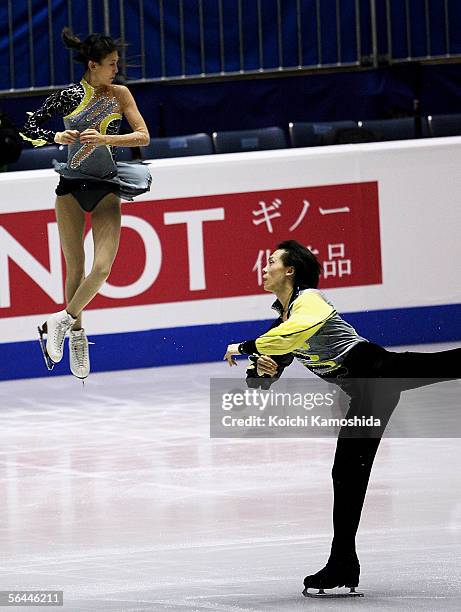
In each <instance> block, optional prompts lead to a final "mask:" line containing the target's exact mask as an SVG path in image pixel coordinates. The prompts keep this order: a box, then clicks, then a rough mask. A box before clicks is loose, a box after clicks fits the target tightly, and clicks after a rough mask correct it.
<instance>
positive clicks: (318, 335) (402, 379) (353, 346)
mask: <svg viewBox="0 0 461 612" xmlns="http://www.w3.org/2000/svg"><path fill="white" fill-rule="evenodd" d="M274 307H275V308H276V309H277V310H279V312H280V314H281V312H282V307H281V304H280V303H279V302H276V303H275V304H274ZM239 350H240V352H241V353H246V354H250V355H253V360H254V361H255V360H256V358H257V356H258V355H259V354H264V355H271V357H272V358H273V359H274V360H275V361H277V363H278V371H277V375H276V376H275V379H276V378H278V377H279V376H280V375H281V374H282V372H283V369H284V368H285V367H286V366H287V365H289V364H290V363H291V361H292V360H293V358H297V359H299V360H300V361H301V363H302V364H303V365H304V366H306V367H308V368H309V369H310V370H311V371H312V372H314V373H316V374H317V375H319V376H321V377H322V378H324V379H327V380H328V381H329V382H332V383H334V384H336V385H338V386H340V387H341V388H342V389H343V390H344V391H345V392H346V393H347V395H348V396H349V398H350V404H349V410H348V412H347V415H346V418H347V419H350V418H354V417H356V416H357V417H367V416H375V417H379V419H380V421H381V427H380V428H378V430H376V428H374V429H372V428H366V427H363V428H360V429H359V430H357V428H355V429H354V428H351V427H347V426H346V427H342V428H341V430H340V432H339V437H338V443H337V447H336V453H335V459H334V464H333V470H332V477H333V489H334V508H333V526H334V538H333V544H332V549H331V556H330V560H329V562H328V564H327V566H326V567H325V568H324V569H323V570H321V571H320V572H318V573H317V574H315V575H313V576H308V577H307V578H306V581H305V586H306V587H308V588H333V587H334V586H337V584H333V583H338V584H339V583H340V582H341V585H343V584H346V586H357V584H358V578H359V572H360V566H359V562H358V559H357V555H356V551H355V538H356V533H357V529H358V526H359V521H360V515H361V512H362V507H363V503H364V499H365V494H366V490H367V486H368V480H369V477H370V473H371V468H372V465H373V461H374V458H375V455H376V452H377V450H378V447H379V443H380V440H381V436H382V434H383V432H384V430H385V428H386V425H387V423H388V421H389V419H390V417H391V415H392V413H393V411H394V409H395V407H396V406H397V404H398V402H399V399H400V394H401V392H402V391H406V390H409V389H414V388H418V387H422V386H425V385H429V384H433V383H435V382H441V381H443V380H447V379H456V378H460V377H461V348H457V349H453V350H448V351H440V352H437V353H414V352H405V353H397V352H393V351H388V350H386V349H384V348H382V347H381V346H378V345H376V344H373V343H371V342H368V341H366V340H365V339H364V338H361V337H360V336H359V335H358V334H357V332H356V331H355V330H354V328H352V327H351V326H350V325H348V324H347V323H346V322H345V321H343V320H342V319H341V317H340V316H339V315H338V314H337V313H336V311H335V310H334V307H333V306H332V305H331V304H330V303H329V302H327V301H326V300H325V299H324V298H323V296H322V294H321V293H320V292H319V291H317V290H315V289H308V290H304V291H303V290H301V291H300V290H295V291H294V292H293V295H292V298H291V301H290V304H289V309H288V319H287V320H286V321H283V320H282V317H281V316H280V317H279V319H277V321H275V322H274V324H273V325H272V326H271V328H270V329H269V330H268V331H267V332H266V333H265V334H262V335H261V336H260V337H259V338H256V339H255V340H248V341H246V342H243V343H241V344H240V346H239ZM273 381H274V379H271V378H270V377H268V376H267V375H264V376H258V374H257V372H256V368H255V366H254V365H252V366H250V368H249V369H248V370H247V383H248V385H249V386H250V387H259V386H261V387H263V388H266V389H267V388H268V387H269V386H270V385H271V384H272V382H273Z"/></svg>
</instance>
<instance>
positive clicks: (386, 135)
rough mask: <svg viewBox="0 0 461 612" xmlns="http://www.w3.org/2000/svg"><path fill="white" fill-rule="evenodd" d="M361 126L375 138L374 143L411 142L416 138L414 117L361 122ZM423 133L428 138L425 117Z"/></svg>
mask: <svg viewBox="0 0 461 612" xmlns="http://www.w3.org/2000/svg"><path fill="white" fill-rule="evenodd" d="M359 126H360V127H361V129H363V130H367V131H369V132H370V133H371V134H372V135H373V136H374V138H373V139H372V140H373V141H385V140H411V139H412V138H415V120H414V118H413V117H403V118H401V119H382V120H373V121H359ZM421 132H422V133H421V135H422V136H423V137H427V136H428V129H427V121H426V119H425V117H422V118H421Z"/></svg>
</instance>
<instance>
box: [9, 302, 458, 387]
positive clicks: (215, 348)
mask: <svg viewBox="0 0 461 612" xmlns="http://www.w3.org/2000/svg"><path fill="white" fill-rule="evenodd" d="M343 316H344V319H346V320H347V321H348V322H349V323H351V324H352V325H353V326H354V327H355V328H356V329H357V331H358V332H359V333H360V334H361V335H362V336H363V337H365V338H367V339H368V340H370V341H372V342H376V343H378V344H381V345H384V346H399V345H402V346H403V345H408V344H424V343H433V342H450V341H456V340H459V338H461V304H450V305H445V306H429V307H416V308H403V309H388V310H376V311H369V312H354V313H348V314H344V315H343ZM271 322H272V320H266V321H245V322H238V323H222V324H215V325H196V326H188V327H176V328H171V329H158V330H156V329H153V330H149V331H142V332H130V333H120V334H104V335H92V336H91V337H90V340H91V341H93V342H95V344H94V345H93V346H91V367H92V371H93V372H102V371H114V370H127V369H135V368H149V367H159V366H169V365H181V364H190V363H206V362H215V361H219V360H221V359H222V358H223V355H224V352H225V350H226V346H227V344H228V343H231V342H235V341H239V340H245V339H249V338H254V337H256V336H258V335H260V334H261V333H263V332H264V331H265V330H266V329H267V328H268V327H269V325H270V324H271ZM64 348H65V351H64V358H63V361H62V362H61V363H59V364H57V365H56V366H55V369H54V371H53V372H52V373H51V374H50V373H48V372H47V370H46V368H45V365H44V363H43V358H42V355H41V352H40V348H39V343H38V340H37V341H27V342H15V343H7V344H0V360H1V361H0V362H1V363H2V364H3V366H2V367H1V368H0V380H9V379H20V378H32V377H41V376H50V375H51V376H53V375H66V374H69V366H68V348H67V340H66V346H65V347H64ZM5 364H7V367H5ZM224 366H225V364H224V363H223V367H224ZM239 372H240V374H241V375H242V376H243V375H244V371H243V370H240V371H239Z"/></svg>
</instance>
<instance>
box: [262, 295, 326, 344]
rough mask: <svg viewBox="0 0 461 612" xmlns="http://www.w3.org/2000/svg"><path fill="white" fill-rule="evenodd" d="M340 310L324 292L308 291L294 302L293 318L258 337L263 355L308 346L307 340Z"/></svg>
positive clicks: (291, 316)
mask: <svg viewBox="0 0 461 612" xmlns="http://www.w3.org/2000/svg"><path fill="white" fill-rule="evenodd" d="M335 314H336V310H335V309H334V308H333V307H332V306H330V304H328V303H327V302H326V301H325V300H324V299H323V297H322V296H321V295H320V293H318V292H316V291H305V292H304V293H301V295H299V296H298V297H297V298H296V299H295V301H294V302H293V306H292V310H291V315H290V318H289V319H287V320H286V321H284V322H283V323H281V324H280V325H278V326H277V327H273V328H272V329H270V330H269V331H268V332H266V333H265V334H263V335H262V336H260V337H259V338H257V340H256V348H257V349H258V351H259V352H260V353H261V355H285V354H286V353H291V352H293V351H294V350H296V349H300V348H305V343H306V340H308V339H309V338H311V337H312V336H313V335H314V334H316V333H317V332H318V331H319V330H320V328H321V327H322V326H323V325H324V324H325V323H326V322H327V321H328V320H329V319H331V317H333V316H334V315H335Z"/></svg>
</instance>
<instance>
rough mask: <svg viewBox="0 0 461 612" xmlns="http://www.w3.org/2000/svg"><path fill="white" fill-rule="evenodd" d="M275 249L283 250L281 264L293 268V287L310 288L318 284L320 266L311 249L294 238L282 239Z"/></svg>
mask: <svg viewBox="0 0 461 612" xmlns="http://www.w3.org/2000/svg"><path fill="white" fill-rule="evenodd" d="M277 249H280V250H281V251H284V253H282V256H281V259H282V262H283V265H284V266H286V267H288V266H293V268H294V269H295V278H294V286H295V287H300V288H301V289H311V288H316V287H317V286H318V284H319V277H320V271H321V269H322V267H321V265H320V263H319V261H318V259H317V257H316V256H315V255H314V254H313V253H312V251H310V250H309V249H308V248H306V247H305V246H303V245H302V244H300V243H299V242H296V240H284V241H283V242H280V243H279V244H278V245H277Z"/></svg>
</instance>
